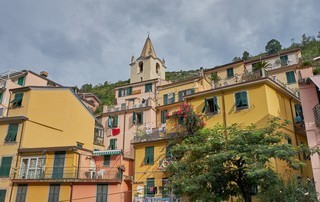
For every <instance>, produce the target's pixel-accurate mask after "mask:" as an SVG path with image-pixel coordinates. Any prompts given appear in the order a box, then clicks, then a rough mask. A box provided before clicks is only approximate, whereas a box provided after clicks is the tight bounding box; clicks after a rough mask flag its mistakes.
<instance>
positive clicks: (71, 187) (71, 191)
mask: <svg viewBox="0 0 320 202" xmlns="http://www.w3.org/2000/svg"><path fill="white" fill-rule="evenodd" d="M70 189H71V190H70V198H69V201H70V202H72V194H73V184H72V183H70Z"/></svg>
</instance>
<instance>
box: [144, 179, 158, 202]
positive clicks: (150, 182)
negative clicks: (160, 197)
mask: <svg viewBox="0 0 320 202" xmlns="http://www.w3.org/2000/svg"><path fill="white" fill-rule="evenodd" d="M155 193H156V187H155V186H154V178H147V183H146V197H154V194H155Z"/></svg>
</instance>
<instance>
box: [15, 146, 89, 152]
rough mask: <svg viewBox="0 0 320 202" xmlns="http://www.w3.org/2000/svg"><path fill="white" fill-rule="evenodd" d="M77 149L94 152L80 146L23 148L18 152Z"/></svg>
mask: <svg viewBox="0 0 320 202" xmlns="http://www.w3.org/2000/svg"><path fill="white" fill-rule="evenodd" d="M77 150H83V151H87V152H92V151H91V150H89V149H85V148H79V147H76V146H61V147H36V148H21V149H18V152H19V153H36V152H43V153H45V152H49V151H77Z"/></svg>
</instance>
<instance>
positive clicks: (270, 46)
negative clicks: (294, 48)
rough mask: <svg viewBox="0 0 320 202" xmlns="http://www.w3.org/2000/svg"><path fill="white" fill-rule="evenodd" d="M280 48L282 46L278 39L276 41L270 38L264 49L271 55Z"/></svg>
mask: <svg viewBox="0 0 320 202" xmlns="http://www.w3.org/2000/svg"><path fill="white" fill-rule="evenodd" d="M281 48H282V45H281V44H280V42H279V41H277V40H276V39H271V40H270V41H269V42H268V43H267V45H266V48H265V50H266V51H267V53H268V54H269V55H271V54H275V53H278V52H279V51H280V50H281Z"/></svg>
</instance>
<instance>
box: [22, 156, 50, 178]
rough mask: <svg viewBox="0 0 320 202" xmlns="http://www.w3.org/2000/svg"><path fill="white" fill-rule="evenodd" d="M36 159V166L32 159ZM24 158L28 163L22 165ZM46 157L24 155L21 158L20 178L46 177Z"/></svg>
mask: <svg viewBox="0 0 320 202" xmlns="http://www.w3.org/2000/svg"><path fill="white" fill-rule="evenodd" d="M34 159H35V160H36V164H35V166H33V165H31V161H32V160H34ZM24 160H27V164H26V165H24V166H22V165H23V164H22V163H23V162H24ZM45 162H46V158H45V157H44V156H28V157H22V158H21V160H20V170H19V175H18V178H19V179H41V178H42V177H45V176H44V175H45V174H44V168H45Z"/></svg>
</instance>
